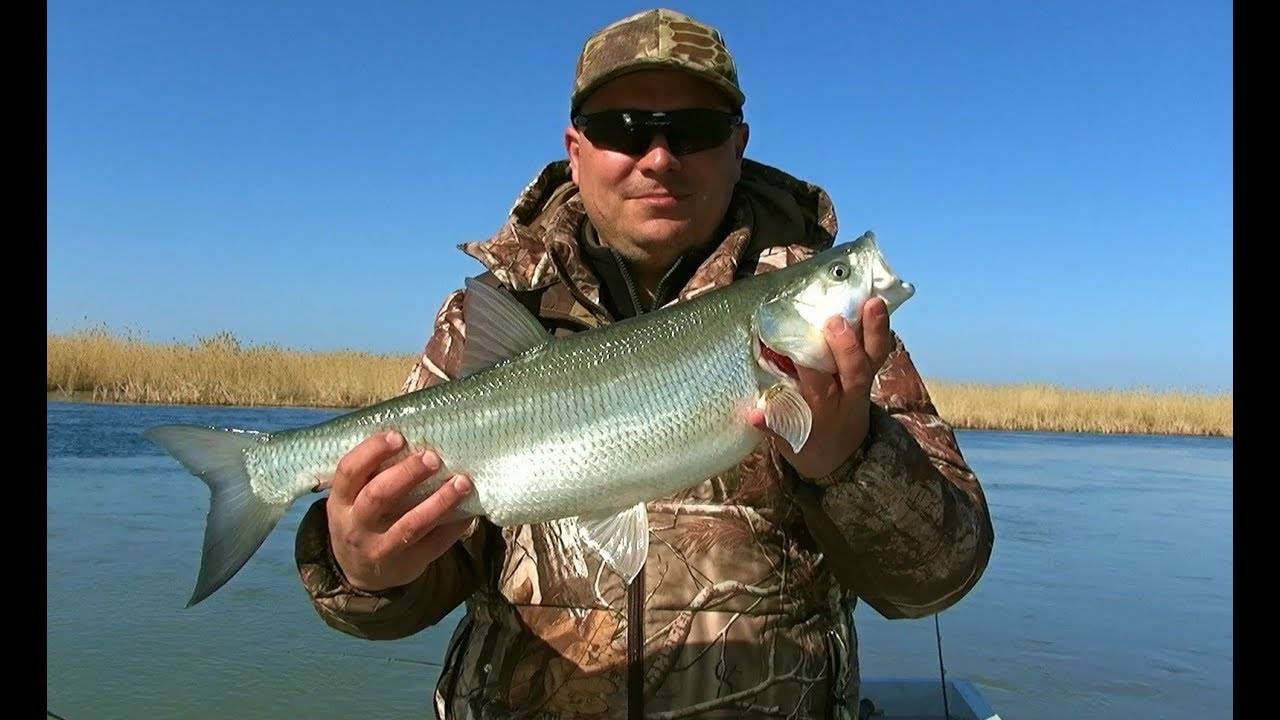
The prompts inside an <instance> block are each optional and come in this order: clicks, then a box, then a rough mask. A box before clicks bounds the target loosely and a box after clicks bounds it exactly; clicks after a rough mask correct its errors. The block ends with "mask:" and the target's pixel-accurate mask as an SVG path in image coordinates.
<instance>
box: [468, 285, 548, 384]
mask: <svg viewBox="0 0 1280 720" xmlns="http://www.w3.org/2000/svg"><path fill="white" fill-rule="evenodd" d="M466 285H467V292H466V295H465V296H464V298H463V301H462V317H463V320H465V321H466V323H467V342H466V344H465V345H464V346H463V348H462V362H461V363H459V366H458V377H466V376H468V375H471V374H473V373H476V372H479V371H481V370H486V369H488V368H491V367H493V366H494V365H497V364H498V363H500V362H503V361H504V360H509V359H511V358H513V357H515V356H516V355H519V354H520V353H522V352H524V351H525V350H528V349H529V348H533V347H537V346H539V345H542V344H543V343H545V342H547V341H548V340H550V339H551V335H550V334H549V333H547V331H546V330H545V329H543V327H542V325H541V324H540V323H539V322H538V319H537V318H535V317H534V316H533V315H532V314H530V312H529V311H528V310H526V309H525V307H524V306H523V305H521V304H520V303H518V302H516V300H515V298H513V297H511V296H510V295H508V294H507V293H506V292H505V291H503V290H502V289H500V288H495V287H491V286H489V285H486V284H485V283H482V282H480V281H479V280H476V279H475V278H467V282H466Z"/></svg>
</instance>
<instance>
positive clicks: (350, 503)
mask: <svg viewBox="0 0 1280 720" xmlns="http://www.w3.org/2000/svg"><path fill="white" fill-rule="evenodd" d="M403 447H404V437H403V436H401V435H400V433H398V432H395V431H392V432H388V433H379V434H377V435H374V436H373V437H370V438H369V439H367V440H365V441H364V442H362V443H360V444H359V445H357V446H356V447H355V448H353V449H352V450H351V451H350V452H348V453H347V454H346V455H344V456H343V457H342V460H340V461H339V462H338V469H337V473H336V474H335V475H334V478H333V489H332V490H331V491H330V493H329V499H328V502H327V503H326V506H327V511H328V515H329V542H330V543H331V544H332V546H333V556H334V558H335V559H337V561H338V565H339V567H341V568H342V572H343V574H345V575H346V577H347V582H349V583H351V584H352V585H353V586H355V587H357V588H359V589H361V590H365V591H367V592H376V591H378V590H385V589H387V588H391V587H396V586H399V585H406V584H408V583H410V582H413V581H414V580H416V579H418V577H420V576H421V575H422V573H423V572H425V571H426V569H427V566H428V565H430V564H431V563H432V562H433V561H434V560H435V559H436V558H438V557H440V556H441V555H443V554H444V553H445V551H447V550H448V549H449V548H450V547H451V546H452V545H453V543H454V542H456V541H457V540H458V538H460V537H461V536H462V534H463V533H464V532H466V529H467V526H468V525H469V524H470V523H471V520H470V519H466V520H457V521H454V522H451V523H448V522H445V520H446V518H448V517H449V514H450V512H451V511H452V510H453V509H454V508H455V507H457V506H458V504H459V503H461V502H462V500H463V499H464V498H465V497H466V496H467V495H468V494H469V493H470V492H471V490H472V485H471V479H470V478H468V477H466V476H465V475H455V476H453V477H451V478H449V479H448V480H446V481H445V482H444V484H442V485H441V486H440V488H439V489H438V490H436V491H435V492H434V493H432V494H431V495H430V496H428V497H427V498H426V499H424V500H422V501H421V502H418V503H416V504H415V503H414V502H413V501H412V499H411V497H410V493H411V491H412V490H413V489H414V488H415V487H417V486H418V484H419V483H421V482H423V481H424V480H426V479H427V478H429V477H431V476H432V475H434V474H435V473H436V472H437V471H439V470H440V458H439V457H438V456H436V454H435V453H433V452H431V451H429V450H428V451H426V452H422V453H415V454H413V455H410V456H408V457H406V458H404V459H403V460H401V461H400V462H398V463H396V464H395V465H392V466H391V467H388V468H387V469H385V470H382V471H381V472H379V471H378V469H379V468H380V467H382V465H383V464H384V463H385V462H387V461H388V460H390V459H391V458H392V457H394V456H395V454H396V453H398V452H400V450H401V448H403Z"/></svg>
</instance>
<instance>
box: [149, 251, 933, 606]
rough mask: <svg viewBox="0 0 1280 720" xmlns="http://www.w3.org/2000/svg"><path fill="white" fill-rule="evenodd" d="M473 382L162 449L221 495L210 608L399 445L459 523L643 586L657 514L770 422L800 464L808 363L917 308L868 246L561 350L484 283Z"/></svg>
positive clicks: (200, 431) (470, 310)
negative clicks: (345, 480)
mask: <svg viewBox="0 0 1280 720" xmlns="http://www.w3.org/2000/svg"><path fill="white" fill-rule="evenodd" d="M466 288H467V292H466V295H465V301H464V308H463V313H464V317H465V318H466V320H467V342H466V345H465V347H464V351H463V352H464V354H463V359H462V362H461V369H460V372H459V377H457V378H456V379H454V380H452V381H449V382H445V383H442V384H439V385H435V386H433V387H429V388H425V389H423V390H419V391H417V392H412V393H408V394H405V395H402V396H399V397H396V398H393V399H391V400H387V401H386V402H382V403H379V404H376V405H373V406H370V407H367V408H364V409H361V410H358V411H355V412H351V413H348V414H344V415H341V416H338V417H335V418H333V419H331V420H328V421H325V422H322V423H319V424H316V425H311V426H308V427H301V428H297V429H290V430H284V431H278V432H271V433H266V432H255V431H250V430H240V429H226V428H207V427H195V426H185V425H167V426H161V427H155V428H152V429H150V430H148V431H147V432H146V437H148V438H149V439H151V440H152V441H154V442H156V443H158V444H159V445H161V446H163V447H164V448H165V449H166V450H167V451H168V452H169V453H170V454H171V455H173V456H174V457H175V458H177V459H178V460H179V461H180V462H181V463H182V464H183V465H184V466H185V467H186V468H187V469H188V470H189V471H190V472H192V473H193V474H195V475H196V476H198V477H199V478H201V479H202V480H204V481H205V483H207V484H208V486H209V488H210V494H211V502H210V509H209V515H208V518H207V521H206V526H205V536H204V550H203V554H202V557H201V563H200V572H199V575H198V578H197V581H196V586H195V590H194V592H193V594H192V596H191V599H190V601H189V602H188V607H190V606H191V605H194V604H196V603H198V602H200V601H202V600H204V599H205V598H207V597H208V596H209V595H210V594H212V593H213V592H214V591H216V590H217V589H218V588H220V587H221V586H222V585H223V584H225V583H226V582H227V581H228V580H230V579H231V577H232V576H234V575H235V573H236V572H238V571H239V570H240V568H241V567H243V565H244V564H245V563H246V562H248V560H249V558H250V557H252V555H253V554H254V553H255V552H256V551H257V549H258V547H259V546H261V544H262V542H263V541H264V540H265V539H266V537H267V535H268V534H269V533H270V532H271V530H272V529H273V528H274V527H275V525H276V523H277V522H278V521H279V520H280V518H281V517H282V516H283V515H284V514H285V512H286V511H287V510H288V508H289V507H290V506H291V505H292V504H293V503H294V501H296V500H297V499H298V498H300V497H303V496H305V495H307V494H308V493H312V492H318V491H323V490H325V489H327V488H328V487H330V485H331V483H332V478H333V474H334V470H335V468H336V466H337V463H338V460H339V459H340V458H341V457H342V456H343V455H344V454H346V453H347V451H349V450H351V449H352V448H353V447H355V446H356V445H358V444H359V443H360V442H362V441H363V440H365V439H366V438H368V437H369V436H370V435H373V434H375V433H379V432H385V431H389V430H396V431H399V432H400V433H401V434H402V435H403V436H404V438H405V440H406V447H405V448H404V449H403V450H402V451H401V453H400V454H399V456H398V457H396V458H394V459H393V460H392V461H391V462H396V461H398V460H399V459H401V458H403V457H405V456H407V455H408V454H409V453H416V452H421V451H423V450H425V449H428V448H430V449H432V450H434V451H435V452H436V453H437V454H438V455H439V457H440V459H441V461H442V463H443V465H444V467H443V468H442V469H441V471H440V472H439V473H437V474H436V475H435V476H434V477H432V478H431V479H430V480H428V481H426V482H424V483H423V484H422V485H421V486H420V487H419V488H418V493H417V494H418V496H419V497H425V496H426V495H427V494H429V493H430V492H433V491H434V490H435V489H436V488H437V487H439V484H440V483H441V482H443V481H444V480H445V479H447V478H448V477H450V476H451V475H453V474H455V473H466V474H467V475H468V476H469V477H470V478H471V479H472V481H473V483H474V488H475V489H474V491H473V492H472V493H471V494H470V495H468V497H467V498H466V500H465V502H464V503H463V504H462V506H461V508H460V512H459V514H458V516H457V517H458V518H465V517H474V516H484V517H486V518H488V520H489V521H491V522H493V523H494V524H496V525H499V526H511V525H519V524H528V523H541V522H549V521H552V520H561V519H567V518H576V523H577V527H578V531H579V537H580V538H581V540H582V541H583V542H584V544H585V545H586V546H587V547H589V548H591V549H592V550H594V551H595V552H597V553H599V555H600V556H601V559H602V560H603V561H604V563H605V564H606V565H607V566H608V567H610V568H612V569H613V570H614V571H615V572H617V573H618V574H619V575H621V576H622V577H623V578H624V579H626V580H627V581H628V582H630V581H631V580H632V579H633V578H634V577H635V575H636V573H637V572H639V570H640V568H641V567H642V566H643V565H644V561H645V558H646V557H647V554H648V547H649V543H648V537H649V528H648V516H647V513H646V511H645V502H646V501H648V500H653V499H657V498H660V497H664V496H667V495H670V494H672V493H675V492H678V491H680V490H683V489H685V488H688V487H691V486H693V485H696V484H697V483H699V482H701V481H703V480H705V479H706V478H708V477H710V476H713V475H716V474H718V473H720V472H724V471H725V470H727V469H729V468H731V467H733V466H734V465H736V464H737V463H738V462H740V461H741V460H742V459H743V458H744V457H746V455H748V454H749V453H750V452H751V451H752V450H753V449H754V448H755V447H756V446H757V445H758V444H759V443H760V442H761V441H762V440H763V439H764V435H763V433H762V432H761V431H759V430H757V429H756V428H754V427H752V426H751V425H750V424H749V423H748V422H747V415H748V413H749V412H750V411H751V410H752V408H760V409H761V410H763V412H764V415H765V419H766V422H767V424H768V426H769V428H770V429H771V430H773V431H774V432H776V433H778V434H779V435H780V436H781V437H783V438H785V439H786V441H787V442H788V443H790V445H791V446H792V448H794V449H795V450H796V451H797V452H798V451H799V450H800V449H801V448H802V447H803V446H804V444H805V441H806V439H807V438H808V436H809V429H810V423H811V414H810V410H809V407H808V405H807V404H806V403H805V401H804V399H803V398H802V397H801V395H800V393H799V392H798V391H797V389H796V388H797V384H796V374H795V364H797V363H798V364H802V365H805V366H808V367H812V368H815V369H820V370H826V371H830V372H834V370H835V363H834V361H833V359H832V358H831V356H830V351H829V350H828V348H827V345H826V341H825V339H824V337H823V334H822V326H823V323H824V322H825V321H826V320H827V319H828V318H830V317H831V316H833V315H841V316H843V317H845V318H846V319H848V320H849V321H851V322H857V320H858V318H859V311H860V309H861V307H862V305H863V303H864V302H866V301H867V300H868V299H870V298H871V297H873V296H879V297H882V298H884V300H885V302H886V306H887V308H888V310H889V312H891V313H892V312H893V311H894V310H896V309H897V308H898V307H899V306H900V305H902V303H904V302H906V300H907V299H908V298H910V297H911V296H912V294H913V293H914V292H915V289H914V288H913V287H912V286H911V284H910V283H905V282H902V280H901V279H899V278H898V276H897V275H895V274H894V272H893V270H892V269H891V268H890V267H889V265H888V263H887V262H886V261H885V258H884V256H883V255H882V254H881V251H880V249H879V247H878V245H877V244H876V241H875V237H874V235H872V234H871V233H866V234H864V235H863V236H861V237H859V238H858V239H857V240H855V241H853V242H850V243H845V244H842V245H837V246H835V247H832V248H830V249H828V250H826V251H824V252H822V253H819V254H817V255H815V256H814V257H812V258H810V259H808V260H806V261H804V262H801V263H798V264H796V265H793V266H790V267H786V268H782V269H780V270H775V271H772V272H768V273H763V274H761V275H757V276H754V277H750V278H745V279H742V280H738V281H735V282H733V283H731V284H730V285H728V286H727V287H725V288H721V289H717V290H714V291H711V292H708V293H706V294H703V295H701V296H698V297H696V298H693V299H690V300H687V301H684V302H680V303H677V304H674V305H671V306H668V307H665V308H662V309H660V310H657V311H654V312H651V313H647V314H644V315H640V316H637V317H634V318H630V319H627V320H623V321H620V322H617V323H613V324H611V325H607V326H604V327H601V328H598V329H594V330H589V331H586V332H581V333H577V334H574V335H570V336H567V337H564V338H559V339H553V338H552V337H551V336H550V335H549V334H548V333H547V332H546V330H545V329H544V328H543V327H542V326H541V325H540V324H539V322H538V321H537V319H535V318H534V317H533V316H532V315H531V314H529V312H528V311H527V310H526V309H525V308H524V307H523V306H521V305H520V304H519V303H517V302H516V301H515V300H514V299H513V298H511V296H510V295H508V294H506V293H505V292H504V291H501V290H497V289H494V288H492V287H490V286H488V285H484V284H482V283H479V282H476V281H474V280H468V281H467V283H466Z"/></svg>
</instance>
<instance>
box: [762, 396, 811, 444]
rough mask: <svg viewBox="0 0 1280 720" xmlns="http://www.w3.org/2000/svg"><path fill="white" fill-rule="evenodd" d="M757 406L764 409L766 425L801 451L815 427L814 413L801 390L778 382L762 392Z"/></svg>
mask: <svg viewBox="0 0 1280 720" xmlns="http://www.w3.org/2000/svg"><path fill="white" fill-rule="evenodd" d="M756 407H758V408H760V409H761V410H763V411H764V422H765V425H768V426H769V429H770V430H772V431H774V432H775V433H777V434H778V435H780V436H782V438H783V439H784V440H786V441H787V444H788V445H790V446H791V449H792V451H794V452H797V453H798V452H800V450H801V449H802V448H803V447H804V444H805V442H807V441H808V440H809V430H810V429H811V428H812V427H813V413H812V412H810V410H809V404H808V403H806V402H805V401H804V397H803V396H802V395H801V394H800V392H799V391H798V390H796V389H795V388H793V387H791V386H790V385H786V384H784V383H778V384H777V385H774V386H773V387H770V388H768V389H767V390H765V391H764V392H762V393H760V399H759V400H757V401H756Z"/></svg>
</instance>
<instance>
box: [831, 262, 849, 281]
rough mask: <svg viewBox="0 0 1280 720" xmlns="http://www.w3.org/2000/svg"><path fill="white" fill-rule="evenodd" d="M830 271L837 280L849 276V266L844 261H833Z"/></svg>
mask: <svg viewBox="0 0 1280 720" xmlns="http://www.w3.org/2000/svg"><path fill="white" fill-rule="evenodd" d="M830 272H831V277H833V278H835V279H836V280H844V279H845V278H847V277H849V266H848V265H845V264H844V263H832V265H831V269H830Z"/></svg>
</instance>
